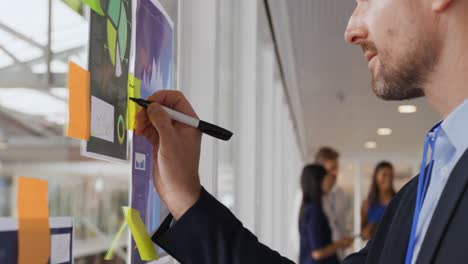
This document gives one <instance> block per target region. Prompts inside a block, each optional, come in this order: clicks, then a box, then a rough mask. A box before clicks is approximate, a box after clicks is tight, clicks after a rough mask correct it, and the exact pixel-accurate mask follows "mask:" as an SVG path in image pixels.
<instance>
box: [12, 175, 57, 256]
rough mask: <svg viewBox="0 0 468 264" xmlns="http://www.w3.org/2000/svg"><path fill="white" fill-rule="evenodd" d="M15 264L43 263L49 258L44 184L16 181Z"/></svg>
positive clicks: (48, 233)
mask: <svg viewBox="0 0 468 264" xmlns="http://www.w3.org/2000/svg"><path fill="white" fill-rule="evenodd" d="M17 212H18V264H31V263H47V262H48V260H49V255H50V228H49V208H48V206H47V181H45V180H39V179H31V178H24V177H19V178H18V192H17Z"/></svg>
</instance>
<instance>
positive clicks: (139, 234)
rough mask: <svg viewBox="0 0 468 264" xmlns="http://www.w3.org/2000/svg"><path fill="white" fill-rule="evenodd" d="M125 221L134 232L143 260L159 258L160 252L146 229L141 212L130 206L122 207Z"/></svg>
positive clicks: (134, 238)
mask: <svg viewBox="0 0 468 264" xmlns="http://www.w3.org/2000/svg"><path fill="white" fill-rule="evenodd" d="M122 209H123V212H124V216H125V221H126V222H127V225H128V227H129V228H130V232H131V233H132V237H133V240H135V244H136V245H137V248H138V252H139V253H140V257H141V259H142V260H157V259H158V253H157V252H156V249H155V248H154V244H153V241H151V238H150V236H149V234H148V232H147V231H146V227H145V225H144V224H143V221H142V220H141V217H140V213H139V212H138V211H137V210H135V209H132V208H130V207H122Z"/></svg>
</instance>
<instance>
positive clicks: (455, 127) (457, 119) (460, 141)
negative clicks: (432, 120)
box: [441, 99, 468, 153]
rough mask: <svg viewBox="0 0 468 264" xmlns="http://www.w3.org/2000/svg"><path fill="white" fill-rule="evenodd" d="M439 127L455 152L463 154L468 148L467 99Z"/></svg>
mask: <svg viewBox="0 0 468 264" xmlns="http://www.w3.org/2000/svg"><path fill="white" fill-rule="evenodd" d="M441 126H442V130H443V131H444V133H445V134H446V135H447V137H448V139H449V140H450V143H451V144H452V145H453V146H454V147H455V149H456V150H457V152H460V151H461V152H462V153H463V152H465V150H466V149H467V148H468V99H466V100H465V101H464V102H463V103H462V104H460V105H459V106H458V107H457V108H456V109H455V110H454V111H452V112H451V113H450V114H449V115H448V116H447V118H446V119H445V120H444V121H443V122H442V125H441Z"/></svg>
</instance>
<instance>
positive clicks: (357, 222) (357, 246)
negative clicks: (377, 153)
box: [354, 160, 362, 252]
mask: <svg viewBox="0 0 468 264" xmlns="http://www.w3.org/2000/svg"><path fill="white" fill-rule="evenodd" d="M361 192H362V190H361V161H360V160H356V161H355V162H354V234H360V233H361ZM361 248H362V240H361V238H360V237H358V238H357V239H355V240H354V251H355V252H356V251H359V250H361Z"/></svg>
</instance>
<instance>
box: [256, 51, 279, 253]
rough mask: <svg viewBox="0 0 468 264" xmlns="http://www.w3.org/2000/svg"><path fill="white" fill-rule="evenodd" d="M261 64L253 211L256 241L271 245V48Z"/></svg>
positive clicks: (273, 68)
mask: <svg viewBox="0 0 468 264" xmlns="http://www.w3.org/2000/svg"><path fill="white" fill-rule="evenodd" d="M260 64H261V65H262V74H261V78H262V80H263V81H262V84H261V85H260V86H259V87H261V92H262V97H261V100H257V102H259V101H260V103H259V105H257V106H261V108H262V111H261V112H262V118H261V120H260V121H259V122H258V123H259V124H260V125H261V127H262V132H261V133H262V135H261V137H260V138H259V141H261V146H262V149H261V160H260V163H259V166H261V168H262V170H261V175H259V176H261V184H260V186H259V187H258V188H259V189H260V188H261V192H260V200H261V202H260V208H258V209H257V211H258V212H259V214H258V218H259V220H260V223H261V225H260V228H259V229H258V230H257V231H258V232H257V233H258V234H259V239H260V240H261V241H262V242H263V243H265V244H266V245H269V246H271V245H272V236H273V234H272V232H271V231H272V230H273V228H272V218H271V215H272V211H273V201H272V200H271V197H272V194H273V158H274V155H273V144H274V141H273V130H274V126H273V125H274V123H273V117H274V116H273V115H274V103H273V100H274V90H275V86H274V85H275V83H274V78H275V53H274V50H273V47H265V48H264V49H263V50H262V53H261V62H260Z"/></svg>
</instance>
